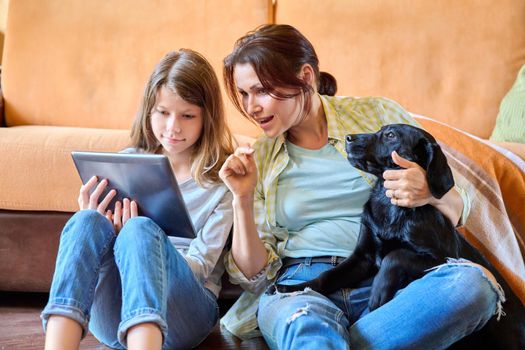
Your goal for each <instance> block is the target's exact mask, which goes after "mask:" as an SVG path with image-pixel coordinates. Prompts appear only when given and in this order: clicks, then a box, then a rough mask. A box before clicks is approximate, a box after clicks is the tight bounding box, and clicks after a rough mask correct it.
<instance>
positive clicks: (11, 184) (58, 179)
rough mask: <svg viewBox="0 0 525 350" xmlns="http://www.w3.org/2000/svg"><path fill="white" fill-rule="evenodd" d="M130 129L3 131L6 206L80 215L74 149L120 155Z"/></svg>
mask: <svg viewBox="0 0 525 350" xmlns="http://www.w3.org/2000/svg"><path fill="white" fill-rule="evenodd" d="M128 142H129V131H128V130H108V129H89V128H72V127H53V126H17V127H9V128H0V149H1V150H2V152H0V164H1V167H2V169H5V171H2V176H0V188H1V189H2V190H1V191H0V208H2V209H11V210H52V211H76V210H77V209H78V204H77V198H78V190H79V189H80V186H81V185H82V183H81V181H80V177H79V176H78V173H77V171H76V169H75V166H74V164H73V160H72V159H71V154H70V153H71V151H74V150H90V151H119V150H121V149H122V148H124V147H125V146H127V144H128Z"/></svg>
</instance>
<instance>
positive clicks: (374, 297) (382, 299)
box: [368, 288, 395, 311]
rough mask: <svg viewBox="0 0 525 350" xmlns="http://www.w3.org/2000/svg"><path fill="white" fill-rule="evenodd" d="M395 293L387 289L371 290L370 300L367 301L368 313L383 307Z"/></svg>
mask: <svg viewBox="0 0 525 350" xmlns="http://www.w3.org/2000/svg"><path fill="white" fill-rule="evenodd" d="M394 294H395V291H392V290H390V289H388V288H382V289H381V288H372V292H371V293H370V299H369V300H368V308H369V309H370V311H373V310H375V309H377V308H378V307H380V306H383V305H385V304H386V303H388V302H389V301H390V300H392V298H393V297H394Z"/></svg>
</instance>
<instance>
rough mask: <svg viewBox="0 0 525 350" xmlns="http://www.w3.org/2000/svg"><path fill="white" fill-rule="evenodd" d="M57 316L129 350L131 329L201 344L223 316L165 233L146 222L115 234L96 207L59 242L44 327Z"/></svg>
mask: <svg viewBox="0 0 525 350" xmlns="http://www.w3.org/2000/svg"><path fill="white" fill-rule="evenodd" d="M51 315H62V316H66V317H69V318H71V319H73V320H75V321H77V322H78V323H79V324H80V325H81V326H82V328H83V334H84V335H85V334H86V332H87V328H88V326H89V330H90V331H91V333H93V335H94V336H95V337H96V338H97V339H98V340H99V341H101V342H102V343H104V344H106V345H107V346H109V347H111V348H118V349H123V348H125V347H126V334H127V331H128V329H129V328H130V327H132V326H135V325H137V324H140V323H144V322H152V323H155V324H157V325H158V326H159V328H160V329H161V331H162V335H163V342H164V343H163V348H166V349H178V348H180V349H187V348H191V347H194V346H196V345H198V344H199V343H200V342H201V341H202V340H204V339H205V338H206V336H207V335H208V334H209V333H210V331H211V329H212V328H213V327H214V326H215V324H216V323H217V321H218V318H219V308H218V304H217V300H216V297H215V295H213V293H212V292H210V291H209V290H208V289H206V288H204V287H203V286H202V285H201V283H200V282H199V281H198V280H197V279H196V278H195V276H194V274H193V272H192V271H191V269H190V267H189V266H188V264H187V263H186V260H185V259H184V257H183V256H182V255H181V254H180V253H179V252H178V251H177V250H176V249H175V247H174V246H173V245H172V244H171V243H170V241H169V239H168V238H167V236H166V235H165V234H164V232H163V231H162V230H161V229H160V228H159V227H158V226H157V225H156V224H155V223H154V222H153V221H152V220H150V219H148V218H146V217H135V218H131V219H130V220H129V221H128V222H127V223H126V224H125V225H124V227H123V228H122V230H121V231H120V233H119V234H118V235H115V231H114V229H113V226H112V224H111V223H110V222H109V221H108V220H107V219H106V218H105V217H104V216H102V215H101V214H99V213H98V212H96V211H94V210H82V211H79V212H78V213H76V214H75V215H74V216H73V217H72V218H71V219H70V220H69V221H68V223H67V224H66V226H65V227H64V230H63V232H62V236H61V238H60V246H59V249H58V256H57V262H56V269H55V274H54V276H53V282H52V285H51V291H50V295H49V302H48V304H47V306H46V307H45V309H44V310H43V311H42V315H41V318H42V322H43V326H44V330H45V329H46V325H47V321H48V319H49V316H51Z"/></svg>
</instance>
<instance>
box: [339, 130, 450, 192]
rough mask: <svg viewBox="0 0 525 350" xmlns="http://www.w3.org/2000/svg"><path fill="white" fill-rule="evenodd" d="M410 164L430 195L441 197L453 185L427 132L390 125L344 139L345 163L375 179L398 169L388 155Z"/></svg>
mask: <svg viewBox="0 0 525 350" xmlns="http://www.w3.org/2000/svg"><path fill="white" fill-rule="evenodd" d="M393 151H396V152H397V153H398V154H399V155H400V156H401V157H403V158H405V159H408V160H410V161H413V162H415V163H417V164H419V166H421V167H422V168H423V169H425V170H426V172H427V182H428V186H429V189H430V192H431V193H432V195H433V196H434V197H436V198H441V197H443V195H444V194H445V193H447V192H448V191H449V190H450V189H451V188H452V186H454V178H453V177H452V172H451V170H450V167H449V166H448V164H447V159H446V157H445V155H444V154H443V151H441V147H439V145H438V143H437V142H436V139H434V137H433V136H432V135H430V134H429V133H428V132H426V131H424V130H422V129H419V128H416V127H414V126H411V125H407V124H390V125H386V126H384V127H382V128H381V130H379V131H378V132H376V133H374V134H350V135H347V136H346V153H347V154H348V161H349V162H350V163H351V164H352V165H353V166H355V167H356V168H358V169H361V170H363V171H365V172H367V173H371V174H373V175H375V176H377V177H378V178H382V174H383V172H384V171H385V170H387V169H399V168H400V167H399V166H398V165H396V164H395V163H394V161H393V160H392V152H393Z"/></svg>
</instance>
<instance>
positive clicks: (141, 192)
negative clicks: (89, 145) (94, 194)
mask: <svg viewBox="0 0 525 350" xmlns="http://www.w3.org/2000/svg"><path fill="white" fill-rule="evenodd" d="M71 155H72V157H73V161H74V162H75V166H76V168H77V170H78V173H79V174H80V178H81V179H82V183H84V184H85V183H86V182H87V181H88V180H89V179H90V178H91V177H92V176H97V177H98V180H99V181H101V180H102V179H108V181H109V185H108V188H107V189H106V191H105V192H104V193H103V194H102V196H101V197H100V200H101V199H102V198H104V196H105V195H106V193H107V192H109V190H110V189H113V188H114V189H116V190H117V195H116V196H115V198H114V199H113V200H112V202H111V203H110V205H109V206H108V209H111V210H112V211H114V208H115V202H116V201H117V200H120V201H122V199H123V198H129V199H130V200H135V201H136V202H137V204H138V207H139V215H142V216H147V217H149V218H151V219H152V220H153V221H155V223H156V224H157V225H159V226H160V228H162V229H163V230H164V232H166V234H168V235H170V236H178V237H184V238H195V229H194V228H193V224H192V222H191V219H190V216H189V214H188V210H187V208H186V205H185V204H184V199H183V197H182V194H181V192H180V189H179V186H178V184H177V180H176V179H175V176H174V174H173V171H172V169H171V166H170V162H169V160H168V158H167V157H166V156H163V155H156V154H136V153H133V154H130V153H102V152H72V153H71Z"/></svg>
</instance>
